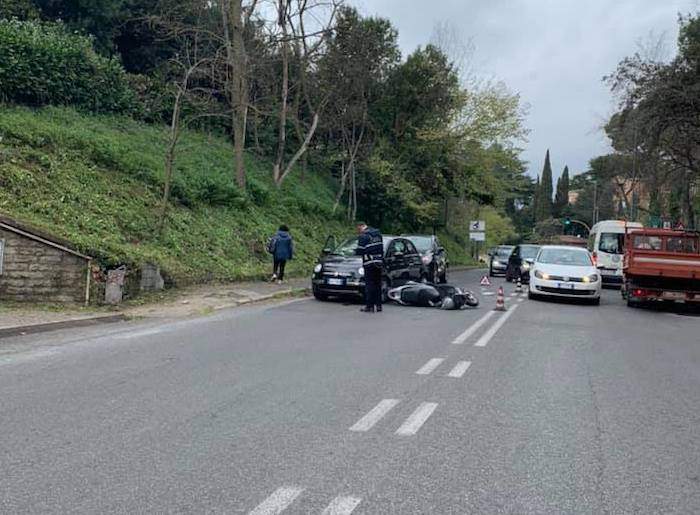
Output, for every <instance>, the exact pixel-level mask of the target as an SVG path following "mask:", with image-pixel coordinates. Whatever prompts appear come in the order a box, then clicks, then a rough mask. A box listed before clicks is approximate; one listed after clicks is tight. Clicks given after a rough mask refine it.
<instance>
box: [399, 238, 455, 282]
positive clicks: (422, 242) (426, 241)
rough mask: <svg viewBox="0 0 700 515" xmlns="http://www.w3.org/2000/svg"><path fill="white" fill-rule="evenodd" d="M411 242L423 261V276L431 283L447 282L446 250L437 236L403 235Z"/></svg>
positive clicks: (447, 262) (447, 264) (448, 265)
mask: <svg viewBox="0 0 700 515" xmlns="http://www.w3.org/2000/svg"><path fill="white" fill-rule="evenodd" d="M403 237H405V238H408V239H409V240H411V241H412V242H413V244H414V245H415V246H416V249H418V252H419V253H420V255H421V260H422V261H423V276H424V277H425V279H426V280H427V281H428V282H430V283H433V284H437V283H446V282H447V269H448V268H449V267H450V262H449V261H448V259H447V251H446V250H445V248H444V247H443V246H442V245H440V242H439V241H438V239H437V236H424V235H419V234H416V235H403Z"/></svg>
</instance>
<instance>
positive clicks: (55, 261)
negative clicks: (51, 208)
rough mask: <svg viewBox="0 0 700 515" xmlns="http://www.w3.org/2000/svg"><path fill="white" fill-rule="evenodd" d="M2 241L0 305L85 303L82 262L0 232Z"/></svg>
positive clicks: (64, 253)
mask: <svg viewBox="0 0 700 515" xmlns="http://www.w3.org/2000/svg"><path fill="white" fill-rule="evenodd" d="M2 240H4V253H3V254H4V255H3V257H2V265H1V272H0V301H2V300H10V301H20V302H61V303H64V302H79V303H82V302H84V301H85V286H86V285H85V282H86V280H87V277H86V273H87V268H86V267H87V261H86V260H85V259H83V258H81V257H79V256H76V255H73V254H71V253H69V252H66V251H64V250H60V249H57V248H55V247H52V246H50V245H47V244H45V243H41V242H39V241H35V240H33V239H31V238H28V237H26V236H22V235H20V234H17V233H14V232H12V231H9V230H5V229H3V228H0V241H2Z"/></svg>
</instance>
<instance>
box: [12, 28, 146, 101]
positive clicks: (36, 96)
mask: <svg viewBox="0 0 700 515" xmlns="http://www.w3.org/2000/svg"><path fill="white" fill-rule="evenodd" d="M0 94H1V95H2V100H4V101H12V102H16V103H20V104H28V105H32V106H41V105H72V106H76V107H78V108H80V109H85V110H89V111H93V112H118V113H125V112H130V111H132V110H133V109H134V107H135V101H134V94H133V92H132V90H131V88H130V87H129V85H128V82H127V78H126V73H125V72H124V70H123V68H122V67H121V65H120V64H119V62H118V61H116V60H115V59H107V58H105V57H102V56H99V55H98V54H97V53H95V51H94V50H93V48H92V43H91V41H90V39H88V38H87V37H84V36H80V35H77V34H73V33H70V32H69V31H68V30H67V29H66V27H65V26H63V25H62V24H60V23H40V22H35V21H18V20H0Z"/></svg>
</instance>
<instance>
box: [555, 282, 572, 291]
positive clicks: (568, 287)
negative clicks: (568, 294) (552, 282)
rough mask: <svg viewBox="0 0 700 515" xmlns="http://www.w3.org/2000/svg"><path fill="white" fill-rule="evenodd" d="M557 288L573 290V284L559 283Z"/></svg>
mask: <svg viewBox="0 0 700 515" xmlns="http://www.w3.org/2000/svg"><path fill="white" fill-rule="evenodd" d="M558 288H559V289H560V290H573V289H574V284H573V283H572V284H566V283H559V285H558Z"/></svg>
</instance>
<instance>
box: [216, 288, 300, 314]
mask: <svg viewBox="0 0 700 515" xmlns="http://www.w3.org/2000/svg"><path fill="white" fill-rule="evenodd" d="M310 292H311V288H308V287H303V288H291V289H289V290H282V291H276V292H274V293H268V294H266V295H261V296H259V297H255V298H249V299H244V300H237V301H235V302H229V303H227V304H220V305H218V306H214V308H213V309H214V311H221V310H223V309H232V308H237V307H239V306H245V305H247V304H255V303H258V302H265V301H268V300H274V299H279V298H285V297H292V296H294V295H301V294H304V295H308V294H309V293H310Z"/></svg>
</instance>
